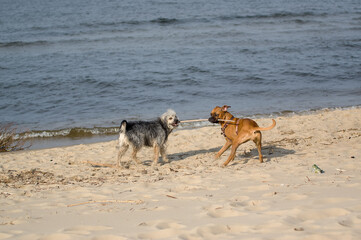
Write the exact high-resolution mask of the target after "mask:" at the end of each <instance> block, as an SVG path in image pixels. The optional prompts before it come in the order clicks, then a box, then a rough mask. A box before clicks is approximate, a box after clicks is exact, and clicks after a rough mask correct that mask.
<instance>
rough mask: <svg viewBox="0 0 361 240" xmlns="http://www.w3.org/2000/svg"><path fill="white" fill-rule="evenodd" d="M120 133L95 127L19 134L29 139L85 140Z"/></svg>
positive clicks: (114, 129) (110, 128) (113, 128)
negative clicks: (64, 138) (58, 138)
mask: <svg viewBox="0 0 361 240" xmlns="http://www.w3.org/2000/svg"><path fill="white" fill-rule="evenodd" d="M118 131H119V128H118V127H95V128H68V129H60V130H34V131H28V132H25V133H21V134H19V136H21V137H24V138H26V139H28V138H50V137H69V138H83V137H91V136H93V135H114V134H117V133H118Z"/></svg>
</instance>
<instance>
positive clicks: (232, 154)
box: [223, 144, 239, 167]
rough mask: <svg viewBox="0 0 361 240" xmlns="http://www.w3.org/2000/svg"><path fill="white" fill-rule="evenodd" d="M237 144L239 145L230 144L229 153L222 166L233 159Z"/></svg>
mask: <svg viewBox="0 0 361 240" xmlns="http://www.w3.org/2000/svg"><path fill="white" fill-rule="evenodd" d="M238 146H239V144H232V149H231V154H230V155H229V157H228V159H227V161H225V162H224V163H223V166H224V167H225V166H227V165H228V163H229V162H230V161H232V160H233V159H234V157H235V156H236V151H237V148H238Z"/></svg>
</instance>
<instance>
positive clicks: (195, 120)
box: [181, 119, 208, 123]
mask: <svg viewBox="0 0 361 240" xmlns="http://www.w3.org/2000/svg"><path fill="white" fill-rule="evenodd" d="M203 121H208V119H193V120H184V121H181V123H189V122H203Z"/></svg>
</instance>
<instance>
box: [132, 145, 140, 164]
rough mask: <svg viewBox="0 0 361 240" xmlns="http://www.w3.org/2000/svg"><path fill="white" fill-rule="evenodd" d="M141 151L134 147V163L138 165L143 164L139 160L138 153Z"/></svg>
mask: <svg viewBox="0 0 361 240" xmlns="http://www.w3.org/2000/svg"><path fill="white" fill-rule="evenodd" d="M138 151H139V149H138V148H136V147H134V146H133V152H132V159H133V160H134V162H136V163H137V164H141V162H140V161H139V159H138V158H137V153H138Z"/></svg>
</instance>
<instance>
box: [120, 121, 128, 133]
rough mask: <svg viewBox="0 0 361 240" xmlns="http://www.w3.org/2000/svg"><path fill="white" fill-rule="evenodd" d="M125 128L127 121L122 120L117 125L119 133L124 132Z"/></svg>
mask: <svg viewBox="0 0 361 240" xmlns="http://www.w3.org/2000/svg"><path fill="white" fill-rule="evenodd" d="M126 128H127V121H125V120H123V121H122V123H121V124H120V127H119V133H125V130H126Z"/></svg>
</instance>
